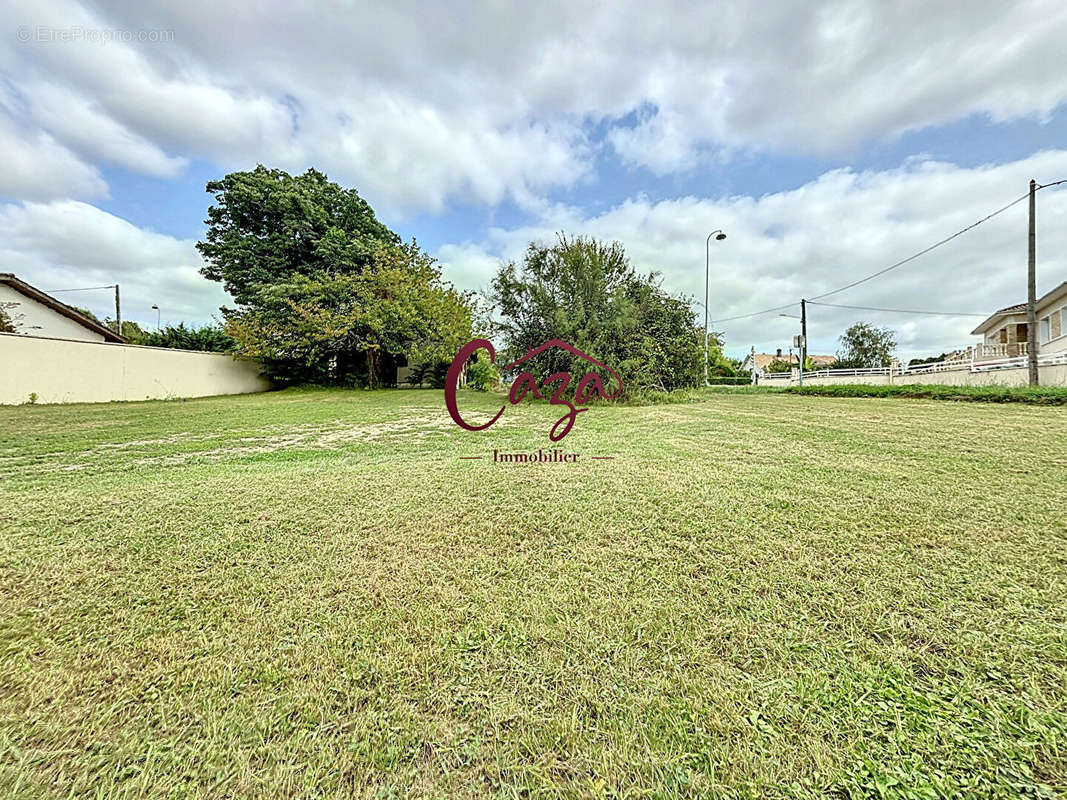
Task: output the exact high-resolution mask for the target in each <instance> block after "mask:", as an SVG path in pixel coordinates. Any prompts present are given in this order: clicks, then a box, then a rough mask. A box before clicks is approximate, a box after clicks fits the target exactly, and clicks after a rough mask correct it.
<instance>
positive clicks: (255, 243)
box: [196, 165, 400, 305]
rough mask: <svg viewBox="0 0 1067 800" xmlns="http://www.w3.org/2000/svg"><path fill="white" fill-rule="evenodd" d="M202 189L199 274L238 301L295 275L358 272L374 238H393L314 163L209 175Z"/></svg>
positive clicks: (387, 241) (373, 247)
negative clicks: (207, 199) (293, 170)
mask: <svg viewBox="0 0 1067 800" xmlns="http://www.w3.org/2000/svg"><path fill="white" fill-rule="evenodd" d="M207 191H208V192H210V193H212V194H213V195H214V196H215V203H214V205H212V206H211V207H210V208H209V209H208V212H207V220H205V222H206V224H207V226H208V230H207V235H206V237H205V240H204V241H201V242H197V245H196V247H197V249H198V250H199V251H200V254H201V255H202V256H203V257H204V259H205V261H206V262H207V264H206V265H205V266H204V267H203V269H201V274H203V275H204V277H206V278H209V279H210V280H213V281H220V282H221V283H222V284H223V286H225V288H226V291H227V292H229V293H230V295H232V296H233V298H234V300H235V301H237V303H238V304H239V305H248V304H249V303H252V302H253V301H254V299H255V297H256V294H257V292H258V291H259V289H260V288H261V287H264V286H270V285H273V284H278V283H283V282H286V281H289V280H291V279H293V278H294V277H296V276H300V275H303V276H310V275H315V274H318V273H322V272H330V273H334V274H338V275H341V274H358V273H360V272H362V271H363V270H364V269H365V268H366V267H367V266H368V265H369V264H370V262H371V259H372V257H373V254H374V253H375V252H376V250H377V249H378V248H379V247H380V246H381V245H383V244H384V245H395V244H398V243H399V242H400V237H398V236H397V235H396V234H395V233H393V232H392V231H391V230H389V228H387V227H386V226H385V225H384V224H382V223H381V222H379V221H378V218H377V217H376V216H375V215H374V211H373V209H371V207H370V205H369V204H368V203H367V201H366V200H364V199H363V198H361V197H360V196H359V194H357V193H356V191H355V190H354V189H345V188H343V187H341V186H339V185H338V184H336V183H333V182H331V181H329V180H328V179H327V177H326V176H325V175H324V174H323V173H321V172H318V171H317V170H314V169H309V170H308V171H307V172H305V173H304V174H303V175H296V176H294V175H290V174H289V173H287V172H284V171H283V170H280V169H267V168H266V167H264V166H262V165H260V166H257V167H256V168H255V169H254V170H252V171H251V172H232V173H230V174H229V175H227V176H226V177H224V178H222V179H221V180H217V181H210V182H209V183H208V184H207Z"/></svg>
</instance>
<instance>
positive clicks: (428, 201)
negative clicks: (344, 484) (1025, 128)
mask: <svg viewBox="0 0 1067 800" xmlns="http://www.w3.org/2000/svg"><path fill="white" fill-rule="evenodd" d="M7 18H8V19H10V20H12V22H14V23H15V24H16V25H18V24H25V25H30V26H46V27H52V28H56V29H60V30H70V29H72V28H74V27H77V28H80V29H83V30H92V29H121V30H127V31H138V30H144V29H153V30H155V29H161V30H166V31H171V32H173V36H172V37H169V40H168V41H166V42H145V43H136V42H133V43H124V42H115V41H112V42H109V43H106V44H105V43H101V42H90V41H75V42H66V43H64V42H39V41H36V40H31V41H29V42H19V41H16V37H14V36H9V37H7V38H6V39H5V40H3V41H2V42H0V67H2V68H3V69H4V71H5V72H6V73H7V75H8V80H9V82H10V86H11V87H13V90H14V91H15V92H16V93H17V94H18V95H19V96H20V97H21V98H22V99H23V100H24V105H22V106H20V108H21V110H20V111H19V113H20V114H22V115H24V118H20V120H19V122H20V125H21V126H23V128H22V129H24V130H25V132H26V137H28V138H25V139H24V140H23V141H22V143H21V145H20V146H21V147H22V149H27V148H30V147H36V146H38V143H37V139H36V138H34V137H37V136H38V135H39V134H38V133H36V132H35V130H36V126H41V127H42V128H43V130H44V132H45V133H47V134H49V135H51V137H52V140H53V145H55V143H57V142H58V143H61V144H63V145H66V146H68V147H69V148H70V149H72V150H74V151H76V152H78V153H85V154H87V155H89V156H91V157H93V158H98V159H101V160H105V161H110V162H112V163H119V164H122V165H123V166H126V167H127V168H130V169H134V170H139V171H144V172H147V173H149V174H154V175H168V174H174V173H175V172H176V171H178V170H180V169H181V166H182V164H183V163H184V162H183V160H184V159H190V158H201V159H207V160H210V161H213V162H214V163H216V164H218V165H220V166H222V167H224V168H230V167H242V168H244V167H248V166H250V165H251V164H252V163H254V162H255V161H257V160H258V161H264V162H266V163H270V164H272V165H278V166H284V167H286V168H289V169H298V170H302V169H304V168H305V167H307V166H309V165H312V164H313V165H316V166H319V167H321V168H324V169H326V170H327V171H329V172H330V173H331V174H332V175H335V176H336V177H337V178H338V179H340V180H343V181H345V182H347V183H351V184H355V185H357V186H358V187H359V188H360V190H361V191H362V192H363V193H364V194H365V195H366V196H367V197H368V198H369V199H370V200H371V201H372V203H374V204H375V205H377V206H380V207H381V209H382V210H383V212H384V213H387V214H391V213H399V212H405V211H406V212H414V211H421V210H430V211H435V210H439V209H441V208H442V207H443V205H444V204H445V203H447V202H448V201H449V200H450V199H457V198H458V199H460V200H462V201H463V202H465V203H480V204H486V205H495V204H498V203H500V202H501V201H502V200H504V199H512V200H514V201H516V202H518V203H520V204H521V205H522V206H524V207H527V208H530V207H536V206H537V205H538V204H540V203H542V202H544V200H545V197H546V196H548V195H550V194H551V193H552V192H553V191H554V190H556V189H559V188H561V187H568V186H571V185H573V184H574V183H575V182H577V181H583V180H586V179H588V178H589V176H590V174H591V169H592V165H593V160H594V156H595V154H596V153H597V148H598V144H597V142H595V141H592V140H590V136H589V133H588V132H589V130H590V129H591V125H595V124H604V125H606V126H607V141H608V142H609V146H612V147H614V148H615V149H616V150H617V151H618V153H619V154H620V155H621V156H622V157H623V159H624V160H626V161H628V162H630V163H633V164H639V165H643V166H646V167H649V168H651V169H653V170H655V171H656V172H659V173H670V172H676V171H680V170H685V169H689V168H691V167H692V166H694V165H695V164H698V163H699V162H700V161H701V159H705V158H708V157H712V156H718V157H723V155H724V154H729V153H731V152H733V151H735V150H737V149H741V150H745V151H757V152H758V151H762V150H765V149H771V150H775V151H780V152H787V153H820V154H842V153H847V152H849V151H850V150H851V149H852V148H855V147H856V146H858V145H860V144H862V143H863V142H865V141H869V140H871V139H879V138H883V137H892V136H895V135H898V134H900V133H902V132H904V131H908V130H915V129H921V128H924V127H927V126H931V125H937V124H940V123H945V122H950V121H953V120H958V119H961V118H964V117H966V116H968V115H973V114H980V115H986V116H988V117H989V118H991V119H994V120H1008V119H1015V118H1018V117H1022V116H1036V117H1040V116H1041V115H1046V114H1048V113H1049V112H1050V111H1052V110H1053V109H1055V108H1057V107H1058V106H1060V105H1061V104H1063V103H1064V102H1065V100H1067V72H1065V71H1064V70H1062V69H1060V68H1059V64H1060V61H1061V59H1062V49H1063V48H1062V43H1063V41H1065V40H1067V6H1065V5H1064V4H1063V3H1061V2H1058V0H1033V1H1032V2H1028V3H1026V4H1023V5H1019V4H1005V3H1002V2H999V0H981V2H969V3H957V2H951V3H936V4H930V3H927V2H917V0H911V1H910V2H900V3H893V4H886V3H879V2H876V0H868V1H867V2H858V1H857V0H848V1H847V2H843V1H838V2H823V3H818V4H815V3H810V2H800V0H791V1H790V2H779V3H774V4H762V5H760V6H759V7H758V8H757V7H756V6H752V5H748V4H726V5H723V4H707V3H684V2H677V3H668V4H666V5H664V4H660V5H657V6H650V5H649V4H647V3H637V2H635V1H633V2H626V3H622V4H607V5H606V4H602V3H593V2H568V3H549V4H548V5H545V4H542V5H540V6H539V7H538V9H537V10H536V11H520V10H518V9H517V8H516V7H514V6H511V5H507V4H504V5H500V4H491V3H470V4H460V5H451V6H450V5H446V4H427V3H423V2H416V1H415V0H397V2H393V3H389V4H385V5H381V4H379V5H378V6H367V5H364V7H361V8H359V9H358V10H357V9H353V8H349V9H342V8H341V7H339V6H330V5H325V4H324V5H322V6H321V7H319V8H309V7H307V6H306V5H303V4H293V3H283V2H280V0H274V1H273V2H267V3H260V4H256V6H255V7H244V6H242V5H241V4H219V3H214V2H207V0H190V1H189V2H185V3H181V4H177V5H175V4H173V3H169V2H163V0H146V2H143V3H138V4H128V3H117V2H103V3H93V4H88V3H85V4H81V3H78V2H75V0H34V2H32V3H31V2H29V0H15V2H14V3H13V4H9V10H8V14H7ZM57 98H63V100H62V102H57ZM64 108H68V109H69V115H68V116H67V117H66V118H65V117H64V114H63V109H64ZM31 122H32V123H33V124H32V125H31V124H30V123H31Z"/></svg>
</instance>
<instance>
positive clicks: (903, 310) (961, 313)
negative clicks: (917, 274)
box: [808, 300, 989, 317]
mask: <svg viewBox="0 0 1067 800" xmlns="http://www.w3.org/2000/svg"><path fill="white" fill-rule="evenodd" d="M808 302H809V303H811V304H812V305H813V306H828V307H830V308H854V309H857V310H859V311H888V312H890V313H892V314H930V315H931V316H935V317H988V316H989V312H985V313H983V314H972V313H970V312H967V311H920V310H918V309H914V308H873V307H872V306H844V305H840V304H838V303H819V302H816V301H815V300H809V301H808Z"/></svg>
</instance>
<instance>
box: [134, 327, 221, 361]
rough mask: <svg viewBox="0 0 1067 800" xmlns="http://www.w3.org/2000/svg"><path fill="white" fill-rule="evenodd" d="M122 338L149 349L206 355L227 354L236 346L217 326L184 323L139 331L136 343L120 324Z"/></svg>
mask: <svg viewBox="0 0 1067 800" xmlns="http://www.w3.org/2000/svg"><path fill="white" fill-rule="evenodd" d="M122 331H123V336H126V338H127V339H128V340H129V341H131V342H133V343H134V344H142V345H147V346H149V347H169V348H172V349H174V350H200V351H203V352H208V353H229V352H231V351H233V349H234V348H235V347H236V346H237V344H236V342H234V340H233V339H231V338H230V337H229V335H227V333H226V332H225V331H224V330H223V329H222V327H221V326H219V325H204V326H202V327H199V328H197V327H194V326H189V327H186V325H185V323H184V322H179V323H178V324H177V325H167V326H165V327H163V328H160V329H159V330H158V331H139V332H138V334H137V337H136V341H135V340H134V339H133V338H131V337H130V336H129V335H127V332H126V323H125V322H124V323H122Z"/></svg>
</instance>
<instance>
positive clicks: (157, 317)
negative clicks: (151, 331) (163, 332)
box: [152, 306, 159, 333]
mask: <svg viewBox="0 0 1067 800" xmlns="http://www.w3.org/2000/svg"><path fill="white" fill-rule="evenodd" d="M152 310H153V311H155V312H156V333H159V306H152Z"/></svg>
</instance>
